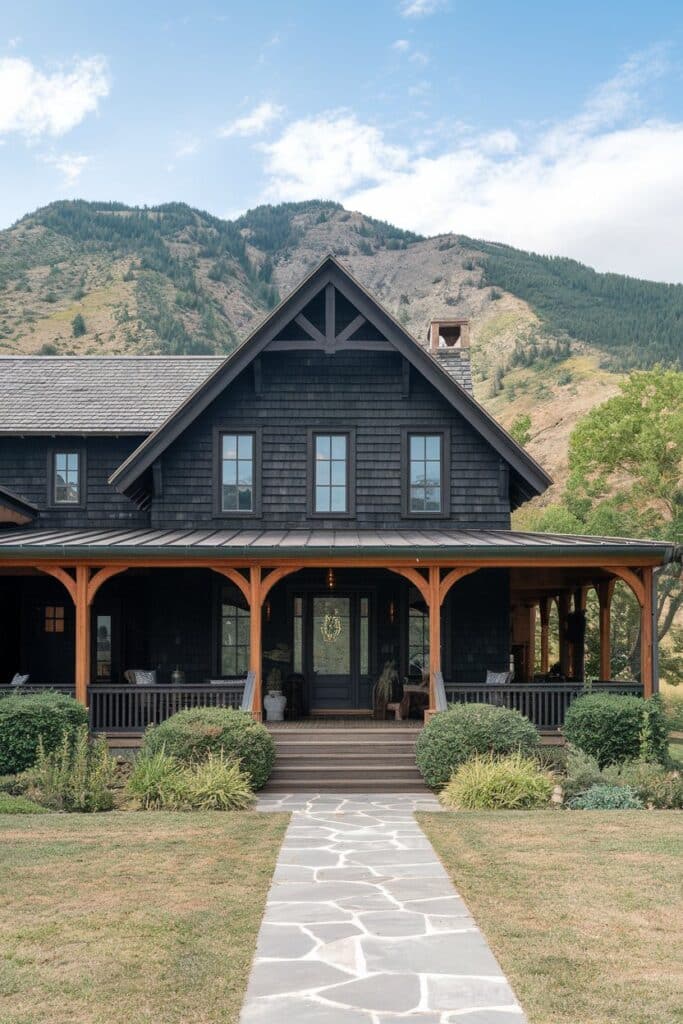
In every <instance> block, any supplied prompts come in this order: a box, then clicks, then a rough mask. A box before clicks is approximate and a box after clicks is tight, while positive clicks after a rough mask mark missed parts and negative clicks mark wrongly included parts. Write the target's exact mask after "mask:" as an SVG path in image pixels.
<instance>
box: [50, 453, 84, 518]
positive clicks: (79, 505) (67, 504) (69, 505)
mask: <svg viewBox="0 0 683 1024" xmlns="http://www.w3.org/2000/svg"><path fill="white" fill-rule="evenodd" d="M73 454H76V455H77V456H78V501H57V499H56V495H55V485H56V483H57V480H56V476H57V474H56V470H55V459H56V457H57V455H73ZM87 473H88V466H87V460H86V451H85V446H84V445H83V444H66V443H64V444H51V445H50V446H49V447H48V450H47V505H48V508H52V509H76V510H78V509H81V510H82V509H84V508H85V507H86V505H87V489H88V475H87Z"/></svg>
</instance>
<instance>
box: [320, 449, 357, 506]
mask: <svg viewBox="0 0 683 1024" xmlns="http://www.w3.org/2000/svg"><path fill="white" fill-rule="evenodd" d="M348 441H349V439H348V437H347V435H346V434H316V435H315V437H314V446H315V447H314V453H315V457H314V473H315V480H314V506H313V508H314V511H315V512H322V513H325V512H331V513H335V512H336V513H339V512H341V513H344V512H348V511H349V501H348Z"/></svg>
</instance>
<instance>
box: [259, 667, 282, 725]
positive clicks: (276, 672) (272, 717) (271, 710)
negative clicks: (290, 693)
mask: <svg viewBox="0 0 683 1024" xmlns="http://www.w3.org/2000/svg"><path fill="white" fill-rule="evenodd" d="M266 686H267V687H268V693H267V694H266V696H265V697H264V698H263V706H264V708H265V709H266V715H267V716H268V721H269V722H282V721H284V717H285V707H286V705H287V698H286V697H285V696H284V694H283V692H282V672H281V670H280V669H279V668H272V669H271V670H270V672H269V673H268V678H267V679H266Z"/></svg>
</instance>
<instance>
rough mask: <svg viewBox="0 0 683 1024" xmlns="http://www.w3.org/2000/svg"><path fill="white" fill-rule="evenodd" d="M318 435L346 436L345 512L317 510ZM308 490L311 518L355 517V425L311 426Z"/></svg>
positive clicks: (309, 431) (309, 433) (309, 432)
mask: <svg viewBox="0 0 683 1024" xmlns="http://www.w3.org/2000/svg"><path fill="white" fill-rule="evenodd" d="M317 437H346V511H344V512H316V508H315V440H316V438H317ZM307 490H308V515H309V517H310V518H311V519H353V517H354V516H355V514H356V431H355V429H354V428H353V427H338V426H329V427H326V426H322V427H309V430H308V474H307Z"/></svg>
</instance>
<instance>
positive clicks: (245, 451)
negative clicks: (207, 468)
mask: <svg viewBox="0 0 683 1024" xmlns="http://www.w3.org/2000/svg"><path fill="white" fill-rule="evenodd" d="M220 460H221V477H220V479H221V506H220V507H221V511H222V512H253V511H254V510H255V502H254V435H253V434H221V452H220Z"/></svg>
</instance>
